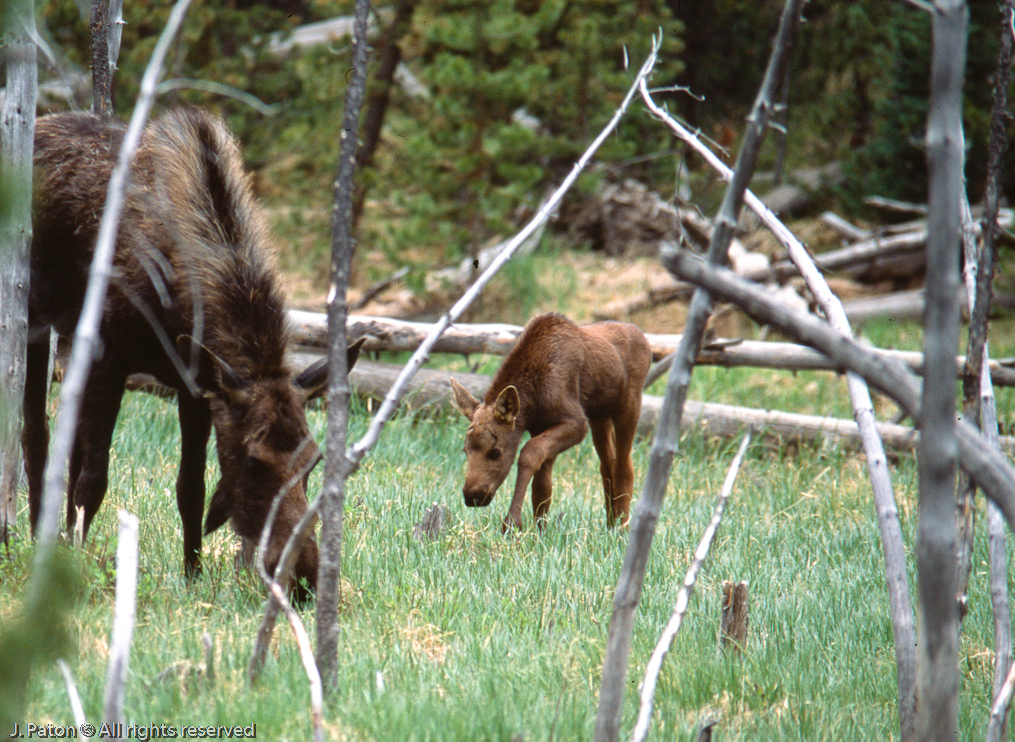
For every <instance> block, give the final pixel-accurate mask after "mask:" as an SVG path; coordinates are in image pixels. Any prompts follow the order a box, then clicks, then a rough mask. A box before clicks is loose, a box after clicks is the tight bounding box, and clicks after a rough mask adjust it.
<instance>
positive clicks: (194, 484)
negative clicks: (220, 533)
mask: <svg viewBox="0 0 1015 742" xmlns="http://www.w3.org/2000/svg"><path fill="white" fill-rule="evenodd" d="M177 397H178V398H179V410H178V412H179V417H180V444H181V451H180V473H179V474H178V475H177V477H176V507H177V509H178V510H179V511H180V521H181V523H182V525H183V569H184V573H185V574H186V575H187V577H188V578H191V577H193V576H194V575H196V574H198V573H199V572H200V571H201V519H202V518H203V517H204V472H205V468H206V466H207V463H208V462H207V458H208V454H207V450H208V437H209V436H210V435H211V410H210V408H209V405H208V401H207V400H206V399H204V398H203V397H200V398H195V397H191V396H190V395H189V394H188V393H187V391H186V390H181V391H178V392H177Z"/></svg>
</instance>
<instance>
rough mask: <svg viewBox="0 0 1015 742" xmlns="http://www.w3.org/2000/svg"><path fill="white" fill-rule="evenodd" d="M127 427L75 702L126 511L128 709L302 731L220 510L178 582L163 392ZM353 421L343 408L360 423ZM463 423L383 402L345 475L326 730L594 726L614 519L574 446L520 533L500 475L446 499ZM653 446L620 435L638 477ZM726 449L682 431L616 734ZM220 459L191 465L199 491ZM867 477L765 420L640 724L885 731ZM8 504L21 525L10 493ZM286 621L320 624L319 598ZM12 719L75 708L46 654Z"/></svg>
mask: <svg viewBox="0 0 1015 742" xmlns="http://www.w3.org/2000/svg"><path fill="white" fill-rule="evenodd" d="M999 345H1000V344H999ZM759 379H760V381H759ZM764 379H769V381H764ZM776 379H778V380H782V381H779V383H776V381H775V380H776ZM785 379H790V382H789V383H787V382H785V381H784V380H785ZM812 384H813V385H815V386H814V387H812V386H811V385H812ZM796 387H803V388H802V389H797V388H796ZM701 392H705V394H699V393H701ZM660 393H661V391H660ZM710 395H711V396H712V397H713V399H712V401H732V402H734V403H738V404H760V403H761V401H760V400H761V398H762V397H764V398H765V399H766V400H769V399H770V401H771V402H772V406H773V407H775V408H779V409H786V408H790V409H792V408H794V406H795V405H802V406H804V407H808V408H809V411H812V412H819V411H826V412H827V411H828V408H834V410H835V412H834V414H836V415H845V416H849V412H848V404H847V406H845V407H842V405H843V404H844V403H843V399H842V398H844V396H845V391H844V385H843V382H842V381H841V379H837V378H836V377H835V376H834V375H831V374H813V375H809V376H808V375H804V374H800V375H798V377H797V378H796V379H793V378H792V377H790V376H788V375H787V374H785V373H782V374H778V373H775V375H774V376H770V375H769V372H759V371H752V370H735V371H724V370H720V369H706V368H702V369H698V370H697V371H696V372H695V389H694V390H692V394H691V396H692V397H697V398H703V397H707V396H710ZM1001 396H1002V399H1001V402H1002V404H1003V405H1008V400H1007V396H1006V395H1005V394H1002V395H1001ZM766 404H767V402H766ZM840 408H841V409H840ZM1005 409H1007V407H1006V408H1005ZM798 411H808V410H807V409H801V410H798ZM310 419H311V425H312V428H313V430H314V434H315V436H316V437H317V439H318V440H319V441H323V439H324V424H325V423H324V415H323V412H322V411H321V410H320V409H315V410H312V411H311V414H310ZM120 420H121V422H120V425H119V427H118V430H117V434H116V438H115V445H114V449H113V463H112V466H111V472H110V474H111V480H110V491H109V494H108V496H107V498H106V503H105V506H104V507H103V508H102V509H101V510H100V512H99V514H98V516H97V517H96V520H95V522H94V525H93V529H92V537H91V540H90V543H89V544H88V545H87V547H86V549H85V552H84V553H83V554H82V555H81V559H80V561H81V563H82V572H83V577H82V580H81V596H80V599H79V600H78V602H77V604H76V607H75V609H74V611H73V613H72V614H71V616H70V617H69V622H70V630H71V635H72V637H73V643H72V647H71V650H70V651H69V652H68V653H67V654H66V658H67V660H68V662H69V664H70V666H71V670H72V672H73V674H74V677H75V679H76V681H77V685H78V688H79V690H80V692H81V695H82V699H83V702H84V707H85V712H86V714H87V716H88V718H89V721H92V722H93V723H95V722H98V721H100V720H101V713H102V694H103V688H104V684H105V672H106V663H107V652H108V649H107V648H108V643H109V631H110V625H111V617H112V611H113V595H114V592H113V591H114V585H115V564H114V554H115V542H116V536H115V528H116V509H117V508H119V507H124V508H127V509H128V510H130V511H131V512H133V513H135V514H136V515H138V516H139V517H140V519H141V533H140V540H141V565H140V567H141V580H140V586H139V596H138V608H137V627H136V629H135V634H134V643H133V649H132V654H131V658H130V684H129V690H128V694H127V699H126V710H127V717H128V720H130V721H135V722H137V723H140V724H150V723H156V724H161V723H171V724H176V725H181V724H206V725H207V724H226V725H233V724H244V725H245V724H249V723H254V722H256V724H257V733H258V737H259V738H261V739H270V740H294V741H296V740H299V741H302V740H306V739H308V738H309V735H310V732H309V730H310V714H309V691H308V687H307V683H306V679H305V675H304V673H303V669H302V667H301V665H300V661H299V656H298V653H297V650H296V646H295V643H294V641H293V638H292V635H291V633H290V631H289V629H288V627H287V626H286V625H285V624H284V623H280V624H279V626H278V629H277V632H276V640H275V644H274V646H273V651H272V654H271V656H270V659H269V661H268V664H267V666H266V668H265V671H264V674H263V676H262V678H261V680H260V682H259V683H258V684H257V685H256V686H254V687H251V686H250V685H249V684H248V683H247V681H246V665H247V660H248V657H249V654H250V650H251V647H252V642H253V638H254V634H255V631H256V627H257V624H258V623H259V620H260V613H261V606H262V603H263V591H262V590H261V589H260V588H259V587H258V584H257V581H256V580H255V579H254V578H253V577H252V576H251V575H250V574H249V573H247V572H245V571H240V572H237V571H236V570H235V567H234V562H233V553H234V550H235V547H236V539H235V537H234V536H232V535H231V534H230V533H229V532H228V529H223V530H222V531H221V532H220V533H217V534H215V535H214V536H212V537H211V538H209V539H207V540H206V544H205V549H204V555H205V559H204V563H205V575H204V576H203V578H202V579H200V580H198V581H197V582H195V583H194V584H193V585H190V586H188V585H187V584H186V583H185V581H184V579H183V577H182V564H181V562H182V560H181V538H180V528H179V518H178V515H177V513H176V506H175V498H174V496H173V487H174V481H175V473H176V465H177V457H178V445H179V444H178V432H177V423H176V416H175V411H174V409H173V407H172V405H171V404H168V403H166V402H164V401H162V400H159V399H156V398H152V397H149V396H146V395H142V394H133V395H128V397H127V399H126V400H125V404H124V409H123V413H122V414H121V416H120ZM367 420H368V418H367V413H366V411H365V410H363V409H362V408H360V407H359V406H357V407H356V409H355V410H354V414H353V417H352V430H351V436H352V439H353V440H355V439H356V438H358V437H359V435H360V434H362V432H363V431H364V430H365V426H366V424H367ZM463 434H464V420H462V419H461V418H460V417H458V416H448V417H444V416H440V415H436V416H418V417H415V418H413V417H409V416H400V417H397V418H396V419H395V420H394V421H393V422H392V423H391V424H390V426H389V427H388V428H387V429H386V430H385V433H384V435H383V436H382V438H381V441H380V443H379V444H378V446H377V448H376V449H375V450H374V451H373V452H372V453H371V455H370V456H368V457H367V458H366V459H365V460H364V462H363V466H362V467H361V468H360V470H359V471H358V472H357V473H356V474H355V476H354V477H353V478H352V479H351V480H350V482H349V485H348V488H347V492H348V500H347V511H346V520H345V527H346V531H345V547H344V551H343V596H344V598H343V600H344V603H343V607H342V611H341V615H340V620H341V626H342V633H341V638H340V650H339V651H340V665H339V679H340V687H339V689H338V692H337V694H336V695H335V697H334V698H332V699H331V701H330V702H329V706H328V709H327V713H326V717H327V730H328V735H329V738H331V739H335V740H457V739H484V740H511V739H514V738H516V735H521V736H522V738H523V739H525V740H526V741H527V742H531V741H534V740H550V739H554V740H571V739H589V738H591V735H592V729H593V725H594V719H595V713H596V705H597V694H598V688H599V675H600V672H601V667H602V659H603V651H604V646H605V642H606V632H607V628H608V625H609V621H610V615H611V611H612V595H613V591H614V587H615V585H616V580H617V575H618V573H619V570H620V566H621V563H622V560H623V555H624V549H625V546H626V532H622V533H614V532H607V531H606V530H605V527H604V515H603V507H602V503H601V495H600V493H599V482H598V479H599V475H598V468H597V464H596V459H595V454H594V452H593V450H592V446H591V443H590V442H589V441H588V440H586V441H585V442H584V443H582V444H581V445H580V446H579V447H577V448H575V449H573V450H572V451H569V452H567V453H565V454H563V455H562V456H561V457H560V458H559V459H558V462H557V465H556V467H555V480H554V484H555V497H554V504H553V507H552V509H551V517H550V522H549V524H548V526H547V528H546V530H545V532H543V533H542V534H540V533H539V532H538V531H537V530H536V529H535V528H534V527H532V525H531V522H530V518H529V516H528V513H526V520H527V527H526V529H525V530H523V531H522V532H520V533H516V534H514V535H511V536H509V537H504V536H502V535H501V534H500V522H501V518H502V516H503V515H504V513H505V512H506V508H507V494H506V492H504V491H502V492H501V493H499V494H498V496H497V498H496V499H495V500H494V504H493V505H492V506H491V507H490V508H487V509H469V508H466V507H465V506H464V503H463V502H462V499H461V495H460V487H461V480H462V472H463V465H464V456H463V454H462V453H461V445H462V436H463ZM649 446H650V444H649V442H647V441H642V442H640V443H639V444H638V446H637V449H636V462H635V463H636V467H637V470H638V472H639V473H642V472H644V471H645V468H646V458H647V454H648V449H649ZM734 450H735V442H729V441H719V440H705V439H703V438H702V437H701V436H700V435H698V434H696V433H694V432H691V433H689V434H687V435H685V436H684V439H683V441H682V444H681V451H680V453H679V455H678V456H677V458H676V460H675V462H674V467H673V472H672V476H671V480H670V489H669V492H668V496H667V498H666V502H665V504H664V509H663V513H662V517H661V519H660V521H659V528H658V532H657V536H656V539H655V541H654V543H653V548H652V556H651V558H650V561H649V565H648V570H647V574H646V578H645V587H644V594H643V598H642V602H641V604H640V607H639V612H638V616H637V621H636V624H635V633H634V637H633V647H632V653H631V667H630V674H629V683H630V685H629V692H628V694H627V696H626V702H625V707H624V719H623V726H622V729H624V730H628V731H629V730H630V729H631V728H632V726H633V723H634V719H635V716H636V712H637V708H636V703H637V701H636V698H637V695H636V688H637V685H638V684H639V683H640V681H641V679H642V677H643V672H644V667H645V663H646V661H647V659H648V656H649V654H650V652H651V650H652V648H653V646H654V644H655V642H656V640H657V638H658V635H659V632H660V631H661V629H662V627H663V625H664V624H665V623H666V621H667V620H668V618H669V615H670V612H671V610H672V605H673V601H674V599H675V596H676V592H677V590H678V589H679V586H680V584H681V582H682V580H683V576H684V572H685V570H686V569H687V566H688V564H689V562H690V559H691V556H692V552H693V550H694V548H695V546H696V544H697V542H698V539H699V538H700V535H701V533H702V531H703V529H704V527H705V525H706V524H707V522H708V519H709V517H710V513H711V509H712V507H713V504H714V499H715V496H716V493H717V492H718V490H719V488H720V486H721V484H722V480H723V477H724V476H725V471H726V468H727V466H728V463H729V461H730V460H731V459H732V456H733V453H734ZM915 468H916V467H915V462H914V460H913V458H912V457H911V456H908V455H903V456H900V457H899V458H898V459H897V460H896V461H895V463H894V464H893V471H892V475H893V480H894V483H895V487H896V496H897V498H898V500H899V504H900V512H901V518H902V526H903V530H904V532H905V534H906V538H907V543H908V544H909V545H910V548H911V547H912V543H913V541H912V539H913V535H914V532H915V512H916V510H915V505H916V491H917V479H916V472H915ZM321 469H322V467H318V470H317V471H315V472H314V475H313V478H312V486H311V490H312V492H318V491H319V490H320V476H321ZM216 476H217V474H216V472H214V471H213V470H209V473H208V487H209V490H210V489H211V487H212V486H213V485H214V480H215V478H216ZM637 486H638V487H639V488H640V486H641V479H640V476H639V481H638V484H637ZM502 489H505V488H502ZM869 489H870V488H869V485H868V483H867V475H866V471H865V469H864V465H863V460H862V456H861V455H859V454H858V453H856V452H854V451H850V450H847V449H843V448H838V447H835V446H830V445H824V444H820V443H814V444H801V445H800V446H798V447H794V448H793V449H787V448H785V447H783V446H780V445H778V444H777V443H776V442H774V441H771V440H762V439H758V440H757V442H755V443H754V444H753V445H752V447H751V448H750V450H749V453H748V456H747V459H746V461H745V462H744V465H743V468H742V471H741V474H740V477H739V479H738V481H737V485H736V487H735V490H734V492H733V495H732V498H731V500H730V502H729V505H728V508H727V513H726V516H725V519H724V520H723V523H722V525H721V527H720V529H719V532H718V535H717V538H716V540H715V542H714V543H713V546H712V550H711V552H710V555H709V559H708V561H707V563H706V565H705V568H704V570H703V571H702V573H701V575H700V577H699V582H698V585H697V587H696V590H695V595H694V597H693V598H692V601H691V606H690V610H689V612H688V614H687V616H686V617H685V622H684V625H683V627H682V629H681V631H680V633H679V634H678V636H677V638H676V641H675V643H674V645H673V647H672V649H671V651H670V653H669V655H668V657H667V659H666V662H665V664H664V668H663V674H662V677H661V681H660V685H659V687H658V690H657V694H656V704H655V711H654V715H653V738H654V739H668V740H689V739H694V736H695V734H696V729H697V725H698V724H699V723H700V721H701V720H702V719H703V718H705V717H706V716H712V717H715V718H718V719H719V724H720V726H719V728H718V730H717V733H718V734H720V735H721V737H722V739H724V740H771V739H780V740H783V739H785V740H796V739H800V740H816V739H827V740H839V739H861V738H863V739H870V738H883V737H893V736H895V737H897V736H898V719H897V710H896V690H895V667H894V663H895V659H894V649H893V645H892V631H891V624H890V621H889V616H888V609H887V598H886V595H885V588H884V579H883V566H882V561H881V547H880V540H879V536H878V531H877V526H876V523H875V520H874V510H873V506H872V504H871V502H870V494H869ZM434 502H441V503H443V504H445V505H446V506H448V508H449V509H450V523H449V526H448V528H447V529H446V531H445V532H444V533H443V534H442V535H441V537H440V538H439V539H438V540H436V541H434V542H432V543H421V542H419V541H417V540H415V539H414V538H413V535H412V531H413V525H414V524H415V523H416V522H417V521H418V520H419V518H420V517H421V515H422V514H423V512H424V511H425V510H426V508H428V507H429V506H430V505H431V504H432V503H434ZM981 506H982V502H981ZM526 507H528V505H526ZM20 518H21V521H20V522H21V523H22V524H24V523H26V522H27V512H24V511H23V512H22V513H21V515H20ZM980 530H981V531H982V529H980ZM30 560H31V545H30V543H28V542H26V541H25V540H20V541H15V542H14V543H13V545H12V547H11V550H10V558H9V559H6V560H3V561H2V562H0V579H2V582H3V589H2V590H0V625H7V624H8V623H9V619H10V618H11V617H12V616H13V615H14V614H15V613H16V611H17V610H18V606H19V605H20V603H21V601H22V600H23V598H24V594H25V590H26V586H27V583H28V577H29V569H30ZM986 569H987V568H986V556H985V544H984V543H983V537H982V534H981V536H980V539H979V541H978V542H977V552H976V559H975V566H974V575H973V578H972V583H971V592H972V594H971V608H970V613H969V615H968V617H967V618H966V621H965V624H964V633H963V641H962V647H961V653H960V675H961V683H962V686H961V687H962V699H961V709H962V711H961V713H962V716H961V722H960V723H961V727H960V728H962V729H963V731H964V735H965V736H968V737H970V738H975V737H977V736H980V735H982V734H983V732H984V728H985V722H986V716H987V708H988V704H989V698H988V695H989V687H990V682H991V681H990V677H991V667H990V661H991V658H992V653H991V650H990V648H991V647H992V644H993V640H992V629H991V618H990V608H989V603H988V592H987V584H986ZM725 579H733V580H748V581H749V582H750V586H751V625H750V634H749V639H748V647H747V652H746V654H745V655H744V656H743V657H739V658H729V657H722V656H718V655H717V652H716V632H717V626H718V618H719V599H720V590H719V588H720V585H721V582H722V581H723V580H725ZM303 618H304V620H305V622H306V623H307V627H308V629H309V630H310V632H311V635H312V636H313V632H314V620H313V611H312V609H308V610H307V611H305V612H304V613H303ZM204 632H208V633H209V634H211V635H212V637H213V638H214V640H215V652H216V672H217V674H216V678H215V681H214V682H213V683H209V682H207V681H206V680H205V679H203V678H199V677H197V676H195V675H194V674H193V673H191V672H190V671H188V670H187V668H194V667H197V666H199V665H200V664H201V662H202V651H201V646H200V637H201V635H202V633H204ZM26 717H27V718H26V719H25V721H33V722H36V723H39V722H51V723H56V724H70V723H72V721H71V716H70V709H69V704H68V701H67V696H66V692H65V689H64V686H63V682H62V679H61V677H60V675H59V673H58V671H57V669H56V668H55V666H50V665H45V666H40V667H37V668H36V670H35V672H34V673H33V676H32V680H31V683H30V688H29V696H28V710H27V714H26Z"/></svg>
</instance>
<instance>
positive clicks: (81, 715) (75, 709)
mask: <svg viewBox="0 0 1015 742" xmlns="http://www.w3.org/2000/svg"><path fill="white" fill-rule="evenodd" d="M56 666H57V667H58V668H60V674H61V675H63V684H64V685H65V686H66V687H67V699H68V700H69V701H70V712H71V715H72V716H73V717H74V726H76V727H80V726H81V725H82V724H85V723H86V722H87V721H88V720H87V719H86V718H85V707H84V706H82V705H81V696H80V694H79V693H78V687H77V685H76V684H75V683H74V676H73V675H71V674H70V667H69V666H68V665H67V663H66V662H65V661H64V660H57V661H56Z"/></svg>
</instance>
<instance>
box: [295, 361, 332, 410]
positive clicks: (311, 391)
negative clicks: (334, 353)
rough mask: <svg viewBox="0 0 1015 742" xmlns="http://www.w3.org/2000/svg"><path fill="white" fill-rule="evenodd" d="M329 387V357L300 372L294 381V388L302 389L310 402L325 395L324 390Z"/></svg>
mask: <svg viewBox="0 0 1015 742" xmlns="http://www.w3.org/2000/svg"><path fill="white" fill-rule="evenodd" d="M327 385H328V358H327V356H325V357H324V358H322V359H321V360H319V361H316V362H314V363H313V364H311V365H310V366H308V367H307V368H306V369H305V370H303V371H302V372H300V374H299V376H297V377H296V378H295V379H293V386H295V387H296V388H297V389H301V390H302V391H303V393H304V394H306V395H307V399H308V400H310V399H313V398H314V397H318V396H320V395H321V394H323V393H324V389H325V387H327Z"/></svg>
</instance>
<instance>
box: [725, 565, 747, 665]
mask: <svg viewBox="0 0 1015 742" xmlns="http://www.w3.org/2000/svg"><path fill="white" fill-rule="evenodd" d="M750 613H751V600H750V595H749V594H748V590H747V582H746V581H741V582H738V583H736V584H734V583H733V582H731V581H730V580H723V583H722V621H721V624H720V627H719V653H720V654H725V653H726V648H727V647H732V650H733V652H734V653H739V652H742V651H743V650H744V647H746V646H747V626H748V624H749V623H750Z"/></svg>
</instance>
